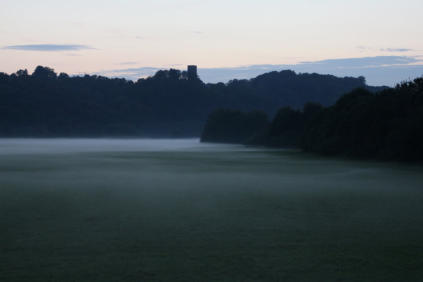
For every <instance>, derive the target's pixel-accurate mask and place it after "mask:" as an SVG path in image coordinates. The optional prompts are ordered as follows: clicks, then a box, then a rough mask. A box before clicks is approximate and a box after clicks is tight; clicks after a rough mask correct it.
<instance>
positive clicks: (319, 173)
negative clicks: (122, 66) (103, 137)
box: [0, 149, 423, 281]
mask: <svg viewBox="0 0 423 282" xmlns="http://www.w3.org/2000/svg"><path fill="white" fill-rule="evenodd" d="M422 200H423V174H422V173H421V168H419V167H408V166H402V165H389V164H386V163H384V164H380V163H371V162H356V161H354V162H353V161H342V160H327V159H326V160H325V159H316V158H314V157H311V156H307V155H303V154H301V153H292V152H287V153H286V154H284V153H283V152H277V153H274V152H272V151H255V150H246V151H242V150H235V151H228V150H223V151H219V150H218V149H216V150H214V151H201V150H199V151H189V150H181V151H178V150H175V151H172V150H170V151H158V152H154V151H148V152H143V151H134V152H120V151H115V152H109V151H107V152H106V151H105V152H100V151H98V152H79V153H78V152H73V153H70V152H68V153H55V154H36V153H33V154H25V155H14V154H5V155H2V156H1V159H0V224H1V229H0V281H421V280H422V279H423V268H422V267H421V266H422V265H423V239H422V238H423V205H422V203H423V201H422Z"/></svg>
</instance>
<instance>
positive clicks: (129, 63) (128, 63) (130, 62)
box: [118, 61, 138, 66]
mask: <svg viewBox="0 0 423 282" xmlns="http://www.w3.org/2000/svg"><path fill="white" fill-rule="evenodd" d="M136 64H138V62H135V61H129V62H120V63H118V65H122V66H131V65H136Z"/></svg>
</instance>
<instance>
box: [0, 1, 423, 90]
mask: <svg viewBox="0 0 423 282" xmlns="http://www.w3.org/2000/svg"><path fill="white" fill-rule="evenodd" d="M422 11H423V1H422V0H404V1H397V0H366V1H364V0H355V1H352V0H351V1H350V0H313V1H312V0H296V1H284V0H279V1H277V0H260V1H258V0H225V1H223V0H213V1H204V0H201V1H200V0H197V1H195V0H180V1H174V0H154V1H153V0H152V1H146V0H138V1H135V0H120V1H116V0H115V1H111V0H102V1H100V0H85V1H82V0H73V1H60V0H39V1H34V0H2V1H1V9H0V34H1V36H0V48H1V49H0V62H1V64H0V72H7V73H11V72H15V71H16V70H18V69H25V68H26V69H28V70H29V71H32V70H33V69H34V67H35V66H37V65H44V66H49V67H52V68H54V69H55V70H56V71H57V72H67V73H70V74H81V73H101V74H105V75H118V76H119V73H121V74H122V76H126V77H128V78H135V77H136V76H137V75H138V76H142V75H143V74H142V73H137V72H134V73H133V74H132V76H134V77H132V76H128V75H127V72H125V70H137V69H138V70H139V69H143V68H145V67H153V68H170V67H174V68H184V67H185V65H187V64H197V65H198V66H199V67H200V68H206V69H216V68H219V69H221V68H229V69H231V68H236V67H239V66H251V65H277V66H286V65H298V64H301V63H303V62H316V61H322V60H328V59H351V58H354V59H355V58H363V57H379V56H383V57H387V58H392V57H393V56H395V57H396V58H400V57H401V58H408V59H409V60H407V61H406V63H402V64H398V63H394V65H395V66H400V67H401V68H402V67H411V68H412V69H413V70H415V72H411V73H410V74H409V76H416V75H419V72H420V71H421V73H420V75H421V74H423V66H421V65H423V62H421V60H423V57H422V55H423V29H422V27H423V17H422V16H421V14H422ZM388 56H389V57H388ZM353 61H354V60H353ZM391 61H392V60H387V61H386V63H381V64H380V65H378V66H377V67H391V65H392V64H391ZM343 62H345V60H344V61H343ZM301 65H302V66H303V65H304V64H301ZM416 65H417V67H416ZM342 67H351V66H350V65H346V66H341V68H342ZM359 67H361V68H363V67H367V68H368V67H374V66H368V65H365V66H363V65H360V66H359ZM421 67H422V68H421ZM274 68H277V67H274ZM336 68H339V66H337V67H336ZM293 69H295V68H293ZM301 71H303V69H301ZM305 71H307V68H305V69H304V71H303V72H305ZM310 71H316V70H314V69H313V68H311V69H310ZM317 72H327V73H334V74H339V72H337V70H336V69H334V70H331V69H327V68H325V70H322V71H319V70H317ZM363 72H364V74H365V71H363ZM347 74H349V73H348V72H347ZM352 74H355V73H352ZM200 75H201V72H200ZM228 75H230V74H228ZM234 75H235V74H234ZM398 75H399V76H398V78H396V77H395V76H394V77H393V78H390V79H392V80H395V79H406V78H407V77H401V76H400V73H398ZM235 76H236V75H235ZM410 78H411V77H410ZM222 79H224V78H222ZM374 83H379V80H378V81H376V80H375V81H374ZM380 83H385V84H390V81H386V82H384V81H382V80H381V81H380Z"/></svg>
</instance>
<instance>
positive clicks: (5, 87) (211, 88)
mask: <svg viewBox="0 0 423 282" xmlns="http://www.w3.org/2000/svg"><path fill="white" fill-rule="evenodd" d="M355 88H366V89H368V90H370V91H373V92H374V91H378V90H381V89H383V87H382V88H378V87H369V86H367V85H366V83H365V79H364V78H363V77H359V78H352V77H345V78H338V77H335V76H331V75H319V74H296V73H295V72H293V71H281V72H271V73H267V74H263V75H260V76H258V77H256V78H253V79H250V80H232V81H230V82H229V83H227V84H223V83H217V84H205V83H203V82H202V81H201V80H200V79H199V78H197V77H195V76H194V77H193V76H192V75H188V73H187V72H181V71H179V70H173V69H171V70H164V71H158V72H157V73H156V74H155V75H154V76H152V77H149V78H146V79H140V80H138V81H137V82H132V81H128V80H125V79H116V78H115V79H110V78H106V77H101V76H95V75H94V76H89V75H85V76H77V77H70V76H69V75H67V74H65V73H60V74H56V73H55V72H54V70H53V69H50V68H48V67H41V66H39V67H37V68H36V69H35V71H34V72H33V73H32V74H28V72H27V71H26V70H19V71H17V72H16V73H14V74H11V75H8V74H5V73H0V136H43V137H48V136H150V137H154V136H155V137H161V136H166V137H184V136H199V135H200V133H201V130H202V128H203V126H204V123H205V121H206V119H207V116H208V114H209V113H210V112H212V111H213V110H216V109H219V108H227V109H233V110H242V111H251V110H261V111H263V112H265V113H266V114H268V115H269V116H270V117H272V116H273V115H274V114H275V113H276V111H277V110H278V109H279V108H280V107H282V106H291V107H293V108H301V107H302V106H303V105H304V103H306V102H317V103H320V104H322V105H325V106H328V105H331V104H333V103H335V101H336V100H337V99H338V98H339V97H341V96H342V95H343V94H345V93H347V92H350V91H351V90H353V89H355Z"/></svg>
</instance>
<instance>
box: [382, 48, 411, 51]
mask: <svg viewBox="0 0 423 282" xmlns="http://www.w3.org/2000/svg"><path fill="white" fill-rule="evenodd" d="M380 51H382V52H410V51H414V50H413V49H408V48H382V49H380Z"/></svg>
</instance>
